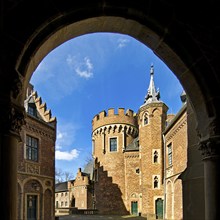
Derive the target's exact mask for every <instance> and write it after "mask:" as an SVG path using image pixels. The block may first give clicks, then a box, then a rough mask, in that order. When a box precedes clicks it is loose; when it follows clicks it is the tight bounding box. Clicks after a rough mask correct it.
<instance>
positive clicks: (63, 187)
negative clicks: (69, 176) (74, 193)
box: [55, 182, 68, 192]
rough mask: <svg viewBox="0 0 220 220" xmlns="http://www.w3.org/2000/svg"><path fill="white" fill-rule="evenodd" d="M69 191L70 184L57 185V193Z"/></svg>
mask: <svg viewBox="0 0 220 220" xmlns="http://www.w3.org/2000/svg"><path fill="white" fill-rule="evenodd" d="M65 191H68V182H62V183H57V184H55V192H65Z"/></svg>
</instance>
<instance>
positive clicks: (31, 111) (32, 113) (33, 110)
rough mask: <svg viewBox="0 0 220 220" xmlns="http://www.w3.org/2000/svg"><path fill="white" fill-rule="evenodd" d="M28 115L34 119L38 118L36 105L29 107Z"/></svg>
mask: <svg viewBox="0 0 220 220" xmlns="http://www.w3.org/2000/svg"><path fill="white" fill-rule="evenodd" d="M28 114H29V115H32V116H34V117H36V116H37V111H36V106H35V105H33V104H29V105H28Z"/></svg>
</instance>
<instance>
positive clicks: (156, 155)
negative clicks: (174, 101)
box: [138, 65, 168, 217]
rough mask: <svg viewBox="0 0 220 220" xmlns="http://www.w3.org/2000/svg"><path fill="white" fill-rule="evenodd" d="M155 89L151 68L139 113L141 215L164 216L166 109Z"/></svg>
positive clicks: (152, 69)
mask: <svg viewBox="0 0 220 220" xmlns="http://www.w3.org/2000/svg"><path fill="white" fill-rule="evenodd" d="M159 99H160V93H159V91H158V90H156V89H155V84H154V68H153V65H152V66H151V69H150V84H149V88H148V91H147V94H146V96H145V100H144V104H143V105H142V106H141V107H140V109H139V112H138V125H139V145H140V147H139V153H140V166H141V173H140V175H141V189H142V204H141V209H142V210H141V212H142V214H144V215H147V216H148V217H155V215H157V216H160V217H161V215H162V214H163V200H164V198H163V195H164V194H163V139H162V132H163V130H164V129H165V122H166V113H167V110H168V107H167V106H166V105H165V104H164V103H163V102H162V101H160V100H159Z"/></svg>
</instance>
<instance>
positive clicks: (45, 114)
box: [25, 85, 56, 124]
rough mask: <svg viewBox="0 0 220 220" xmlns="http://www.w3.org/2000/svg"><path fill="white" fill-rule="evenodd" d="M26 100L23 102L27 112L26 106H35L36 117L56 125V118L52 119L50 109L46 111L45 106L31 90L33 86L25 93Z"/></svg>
mask: <svg viewBox="0 0 220 220" xmlns="http://www.w3.org/2000/svg"><path fill="white" fill-rule="evenodd" d="M27 96H28V97H27V99H26V100H25V109H26V112H28V105H29V104H30V103H32V104H35V106H36V110H37V113H38V114H37V117H38V118H39V119H41V120H43V121H45V122H47V123H50V124H54V123H56V117H52V113H51V110H50V109H47V104H46V103H45V102H42V98H41V97H40V96H38V94H37V92H36V91H34V90H33V86H32V85H29V87H28V92H27Z"/></svg>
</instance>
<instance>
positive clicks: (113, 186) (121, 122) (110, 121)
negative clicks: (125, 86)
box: [92, 108, 138, 214]
mask: <svg viewBox="0 0 220 220" xmlns="http://www.w3.org/2000/svg"><path fill="white" fill-rule="evenodd" d="M92 126H93V130H92V140H93V157H94V158H95V171H94V180H95V183H94V192H95V208H97V209H98V210H99V213H103V214H127V213H128V209H127V207H126V204H125V174H126V172H125V163H124V152H125V151H126V147H127V146H128V145H129V144H130V143H132V142H133V141H134V139H135V138H136V137H137V136H138V127H137V120H136V115H135V114H134V113H133V111H132V110H127V111H126V113H125V112H124V109H123V108H119V109H118V113H117V114H116V113H115V112H114V109H109V110H108V114H106V112H105V111H102V112H101V113H99V114H98V115H96V116H95V117H94V118H93V120H92Z"/></svg>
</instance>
